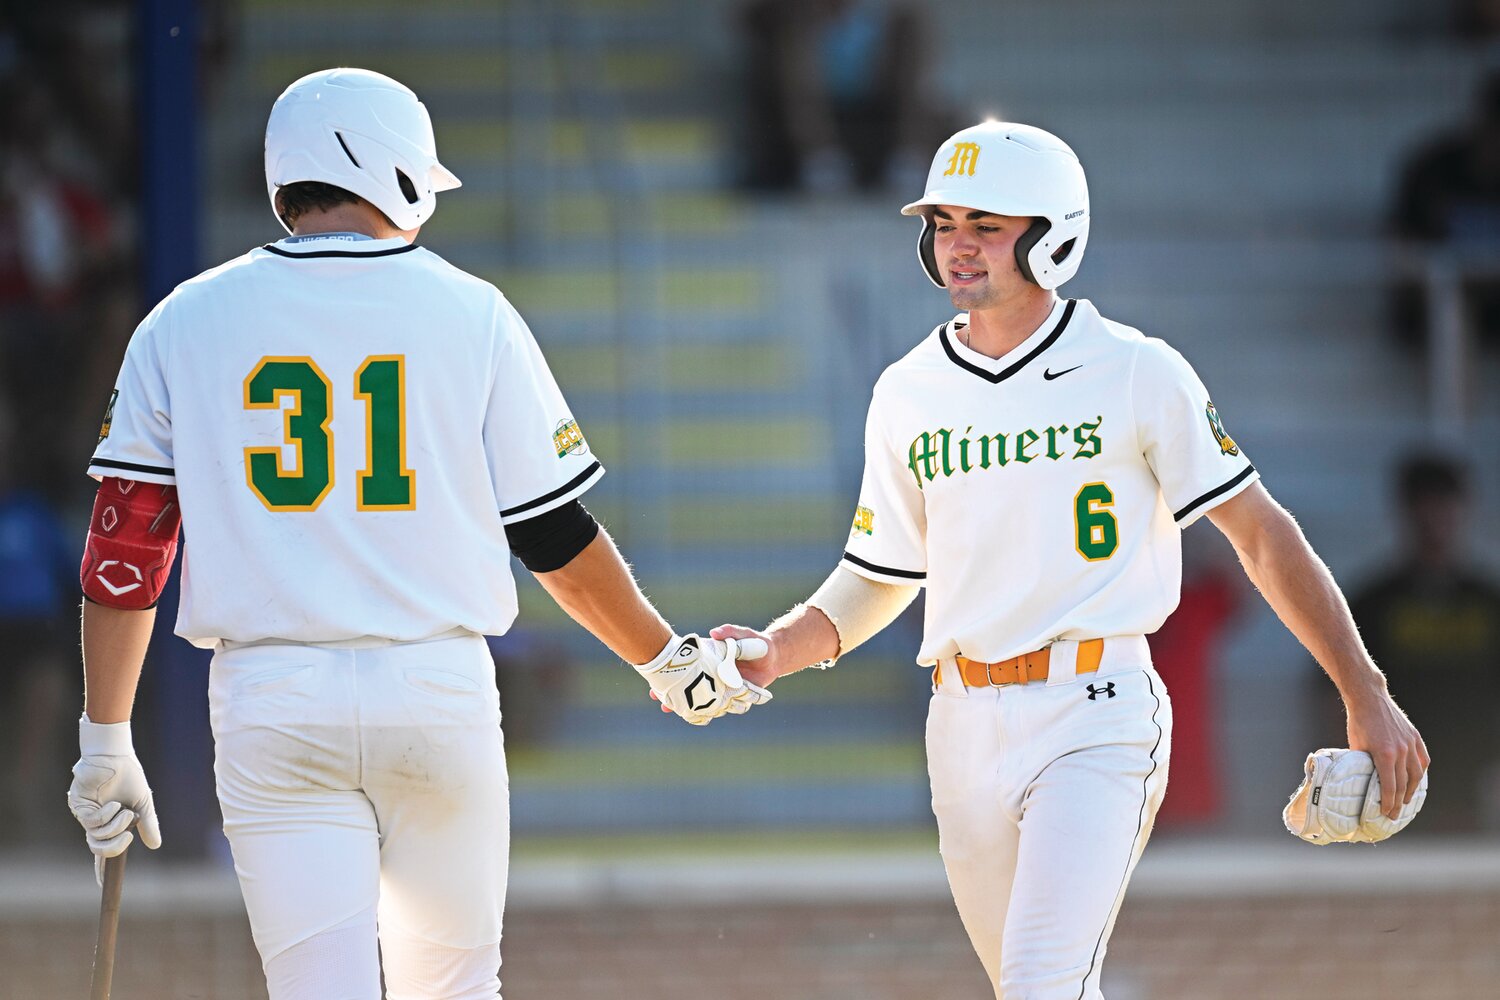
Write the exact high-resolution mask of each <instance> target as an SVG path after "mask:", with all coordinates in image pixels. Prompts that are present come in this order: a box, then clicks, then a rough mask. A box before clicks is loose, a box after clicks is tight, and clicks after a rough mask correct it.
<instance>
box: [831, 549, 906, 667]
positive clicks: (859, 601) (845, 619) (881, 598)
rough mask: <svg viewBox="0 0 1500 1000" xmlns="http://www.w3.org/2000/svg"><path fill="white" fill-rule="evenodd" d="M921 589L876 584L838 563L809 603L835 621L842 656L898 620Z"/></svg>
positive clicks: (890, 584)
mask: <svg viewBox="0 0 1500 1000" xmlns="http://www.w3.org/2000/svg"><path fill="white" fill-rule="evenodd" d="M921 589H922V588H921V587H917V586H902V585H900V584H894V583H876V582H875V581H874V580H869V579H866V578H865V577H862V576H860V575H859V574H858V573H856V572H854V571H853V570H850V569H846V568H845V567H843V566H836V567H834V570H833V572H832V573H830V574H829V576H828V579H826V580H824V581H823V585H822V586H820V587H819V588H818V589H817V590H816V591H815V592H814V593H813V595H812V596H811V597H809V598H808V599H807V602H806V603H807V605H808V607H812V608H817V609H818V610H819V611H821V612H823V614H825V615H827V616H828V620H829V621H831V622H833V627H834V630H835V631H837V632H838V634H839V655H840V656H843V655H844V654H845V653H848V652H850V651H851V650H853V649H854V648H855V647H856V646H859V645H860V644H861V643H863V642H864V641H865V640H867V639H869V638H870V637H871V636H873V635H875V634H876V633H877V632H879V631H880V630H881V629H883V628H885V627H886V626H887V625H889V624H890V623H891V622H893V621H895V620H896V616H898V615H899V614H901V612H903V611H905V610H906V609H907V607H908V606H909V605H910V604H911V602H912V601H915V600H916V599H917V591H919V590H921Z"/></svg>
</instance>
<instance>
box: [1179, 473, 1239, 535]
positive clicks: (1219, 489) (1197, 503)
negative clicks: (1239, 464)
mask: <svg viewBox="0 0 1500 1000" xmlns="http://www.w3.org/2000/svg"><path fill="white" fill-rule="evenodd" d="M1254 471H1255V466H1253V465H1247V466H1245V468H1244V469H1242V470H1240V474H1239V475H1237V476H1235V477H1234V478H1233V479H1231V480H1230V481H1229V482H1227V483H1225V484H1224V485H1223V486H1216V487H1214V488H1213V489H1211V490H1209V491H1208V492H1207V493H1205V494H1203V495H1202V496H1201V497H1199V498H1198V499H1196V500H1194V501H1193V502H1192V503H1190V504H1188V505H1187V506H1186V507H1184V508H1182V509H1181V510H1179V511H1178V512H1177V513H1175V514H1173V515H1172V520H1174V521H1181V520H1182V519H1183V518H1185V517H1187V516H1188V515H1189V514H1191V513H1192V512H1193V511H1195V510H1197V509H1198V508H1199V507H1202V506H1203V505H1204V504H1206V503H1208V502H1209V501H1210V500H1212V499H1213V498H1214V497H1217V496H1223V495H1224V494H1225V493H1228V492H1229V491H1230V490H1232V489H1234V488H1235V487H1236V486H1238V485H1239V484H1240V483H1243V482H1244V481H1245V480H1246V478H1248V477H1249V475H1250V474H1251V473H1252V472H1254Z"/></svg>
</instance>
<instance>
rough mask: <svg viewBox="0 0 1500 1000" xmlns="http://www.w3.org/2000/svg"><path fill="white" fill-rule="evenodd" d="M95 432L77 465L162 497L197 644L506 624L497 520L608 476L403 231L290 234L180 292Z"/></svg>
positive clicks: (506, 314)
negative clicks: (172, 493) (150, 488)
mask: <svg viewBox="0 0 1500 1000" xmlns="http://www.w3.org/2000/svg"><path fill="white" fill-rule="evenodd" d="M102 434H103V436H102V437H101V438H100V441H99V447H98V450H97V452H96V453H95V455H94V458H93V460H92V462H91V463H90V465H89V474H90V475H93V476H95V477H96V478H97V477H102V476H120V477H124V478H127V479H139V480H144V481H147V482H153V483H168V484H170V483H175V484H176V486H177V490H178V496H179V500H180V502H181V504H182V513H183V525H184V534H185V537H186V542H187V544H186V546H185V553H186V554H185V563H184V566H183V589H182V604H181V611H180V613H179V615H178V619H177V633H178V634H179V635H181V636H183V637H184V638H186V639H188V640H189V641H190V642H192V643H193V644H194V645H198V646H213V645H215V644H216V643H217V642H218V641H219V640H221V639H225V640H235V641H243V642H248V641H256V640H261V639H269V638H279V639H285V640H290V641H294V642H330V641H339V640H346V639H350V638H357V637H362V636H376V637H383V638H388V639H393V640H401V641H408V640H417V639H423V638H427V637H430V636H434V635H439V634H441V633H444V632H448V631H451V630H453V629H455V628H464V629H468V630H470V631H473V632H480V633H489V634H496V633H501V632H504V631H505V630H506V629H507V628H509V627H510V624H511V622H512V621H513V620H514V618H515V614H516V596H515V581H514V580H513V579H512V577H511V572H510V550H509V547H508V545H507V543H506V538H505V531H504V528H503V526H502V525H503V524H504V523H512V522H515V521H518V520H523V519H526V518H529V517H535V516H536V515H538V514H541V513H545V512H546V511H548V510H550V509H552V508H554V507H557V506H560V505H562V504H564V503H567V502H569V501H570V500H572V499H574V498H575V497H577V496H579V495H580V494H582V493H583V492H584V491H585V490H587V489H588V488H589V487H590V486H592V485H593V484H594V483H595V482H596V481H597V480H598V479H599V477H600V476H601V475H603V469H602V468H601V467H600V465H599V463H598V462H597V461H595V460H594V457H593V456H592V455H591V454H590V453H589V450H588V446H587V444H586V443H585V441H584V439H583V436H582V434H581V433H580V432H579V429H578V425H577V423H576V422H575V421H574V420H573V417H572V415H571V412H570V411H569V409H568V406H567V403H566V402H565V401H564V400H563V397H562V393H561V392H560V391H559V390H558V388H557V384H556V382H555V381H554V380H553V378H552V374H551V372H550V371H549V370H548V368H547V363H546V361H545V360H544V359H543V357H542V354H541V351H540V350H539V349H538V347H537V344H536V341H535V340H534V338H533V337H532V334H531V331H530V330H529V329H527V327H526V324H525V322H523V321H522V319H521V317H520V316H519V315H518V314H517V313H516V311H515V309H514V308H512V306H511V305H510V303H509V302H507V301H506V300H505V297H504V296H503V295H501V294H500V292H499V291H498V290H496V289H495V288H494V287H493V286H492V285H490V284H488V283H487V282H484V281H481V280H479V279H478V278H475V277H473V276H471V275H469V274H466V273H465V272H463V271H460V270H459V269H457V268H455V267H453V266H452V265H450V264H448V263H447V262H446V261H444V260H442V259H441V258H440V257H438V256H436V255H435V254H433V253H431V252H430V251H428V250H425V249H423V248H421V247H417V246H414V245H410V244H408V243H406V241H405V240H403V239H401V238H399V237H397V238H393V239H386V240H370V239H366V238H362V237H357V236H354V235H352V234H331V235H323V236H320V237H318V238H307V237H302V238H296V237H294V238H291V239H286V240H283V241H281V242H279V243H276V244H273V245H270V246H267V247H262V248H259V249H256V250H252V251H251V252H249V253H248V254H245V255H244V256H242V257H239V258H237V259H235V260H232V261H230V262H228V263H227V264H224V265H222V266H220V267H217V268H214V269H213V270H210V271H207V272H205V273H204V274H201V275H199V276H198V277H196V278H194V279H192V280H191V281H187V282H184V283H183V284H182V285H181V286H179V287H178V288H177V289H176V290H175V291H173V292H172V294H171V295H169V296H167V298H166V299H164V300H163V301H162V302H161V304H160V305H158V306H157V307H156V308H155V309H154V310H152V312H151V314H150V315H149V316H147V317H146V319H145V320H144V321H143V322H142V323H141V325H140V327H139V328H138V329H137V330H136V332H135V335H134V337H133V338H132V339H131V342H130V346H129V348H128V349H127V350H126V352H125V361H124V365H123V367H122V368H121V371H120V377H119V381H118V383H117V387H116V389H115V394H114V397H112V399H111V401H110V410H109V414H108V416H107V417H106V420H105V426H104V430H103V432H102Z"/></svg>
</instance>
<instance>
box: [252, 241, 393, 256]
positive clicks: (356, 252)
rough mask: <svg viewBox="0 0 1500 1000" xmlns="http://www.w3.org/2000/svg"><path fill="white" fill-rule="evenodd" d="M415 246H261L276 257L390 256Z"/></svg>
mask: <svg viewBox="0 0 1500 1000" xmlns="http://www.w3.org/2000/svg"><path fill="white" fill-rule="evenodd" d="M416 248H417V245H416V244H415V243H408V244H407V245H406V246H404V247H387V248H386V249H384V250H314V251H312V252H311V253H297V252H295V251H293V250H284V249H282V248H281V247H279V246H276V245H274V244H271V243H267V244H266V245H265V246H263V247H261V249H262V250H269V251H271V252H272V253H274V254H276V256H278V257H296V258H302V257H390V256H391V255H393V254H398V253H411V252H412V251H413V250H415V249H416Z"/></svg>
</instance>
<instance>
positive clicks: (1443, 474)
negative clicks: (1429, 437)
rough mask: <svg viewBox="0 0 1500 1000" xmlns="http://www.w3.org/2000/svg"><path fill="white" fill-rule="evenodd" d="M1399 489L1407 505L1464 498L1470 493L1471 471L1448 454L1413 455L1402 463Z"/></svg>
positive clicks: (1398, 491) (1397, 483) (1397, 475)
mask: <svg viewBox="0 0 1500 1000" xmlns="http://www.w3.org/2000/svg"><path fill="white" fill-rule="evenodd" d="M1396 490H1397V493H1398V494H1399V496H1400V498H1401V504H1402V506H1405V507H1410V506H1412V505H1413V504H1415V503H1419V502H1420V501H1423V500H1428V499H1463V498H1464V497H1466V496H1468V495H1469V475H1468V470H1467V469H1465V468H1464V467H1463V466H1462V465H1461V464H1459V462H1457V461H1455V460H1454V459H1452V458H1447V457H1445V456H1440V455H1430V454H1427V455H1412V456H1410V457H1408V458H1406V459H1403V460H1402V462H1401V466H1400V468H1399V470H1398V471H1397V473H1396Z"/></svg>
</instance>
